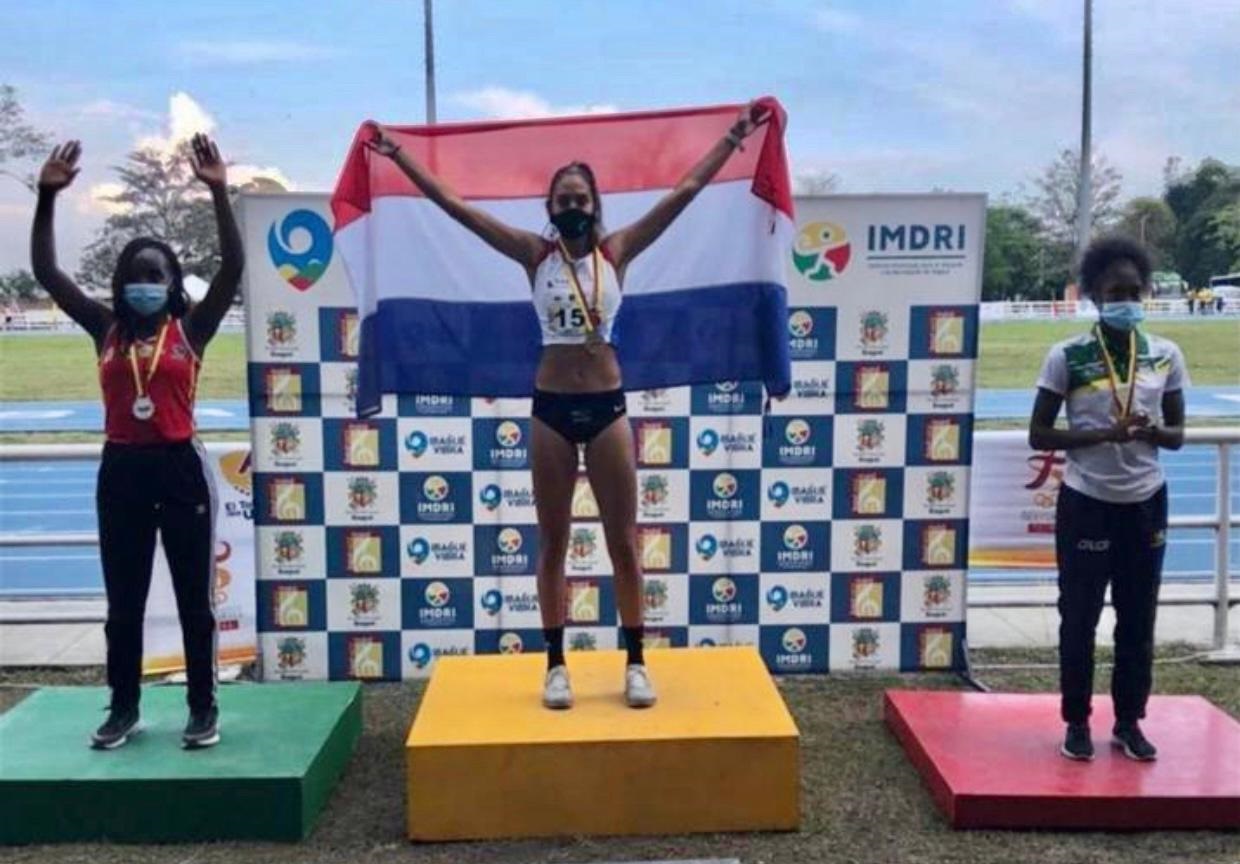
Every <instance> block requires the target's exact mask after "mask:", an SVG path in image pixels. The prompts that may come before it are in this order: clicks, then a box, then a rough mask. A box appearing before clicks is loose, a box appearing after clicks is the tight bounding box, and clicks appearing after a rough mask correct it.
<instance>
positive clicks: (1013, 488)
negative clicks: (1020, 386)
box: [969, 406, 1064, 570]
mask: <svg viewBox="0 0 1240 864" xmlns="http://www.w3.org/2000/svg"><path fill="white" fill-rule="evenodd" d="M1031 407H1032V406H1031ZM975 443H976V445H977V446H976V448H975V451H974V456H973V465H974V468H975V470H974V475H973V500H972V502H971V504H970V519H971V523H972V530H973V539H972V542H971V543H970V548H969V566H970V567H978V568H981V567H987V568H995V569H1012V570H1030V569H1054V567H1055V503H1056V501H1058V500H1059V485H1060V483H1061V481H1062V480H1063V471H1064V455H1063V453H1047V452H1042V451H1037V450H1033V449H1031V448H1030V447H1029V433H1028V432H1025V431H1024V430H1010V431H1003V432H988V433H987V434H986V435H984V436H980V437H979V438H977V439H976V442H975Z"/></svg>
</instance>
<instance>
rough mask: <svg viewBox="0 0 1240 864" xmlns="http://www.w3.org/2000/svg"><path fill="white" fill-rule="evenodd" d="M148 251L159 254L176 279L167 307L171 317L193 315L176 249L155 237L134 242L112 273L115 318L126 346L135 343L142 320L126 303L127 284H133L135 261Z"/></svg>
mask: <svg viewBox="0 0 1240 864" xmlns="http://www.w3.org/2000/svg"><path fill="white" fill-rule="evenodd" d="M147 249H154V250H156V251H158V252H159V253H160V254H161V255H163V256H164V260H165V261H167V262H168V270H169V275H170V276H171V277H172V278H171V281H170V282H169V283H168V305H167V306H166V307H165V309H166V311H167V313H168V315H170V316H171V317H173V318H181V317H183V316H184V315H185V313H186V312H188V311H189V306H190V303H189V295H188V294H187V293H185V281H184V278H183V275H182V272H181V262H180V260H178V259H177V254H176V253H175V252H173V251H172V247H171V246H169V245H168V244H167V243H165V242H163V241H162V240H156V239H155V238H154V237H137V238H134V239H133V240H130V241H129V242H128V243H126V244H125V248H124V249H122V250H121V254H120V255H119V256H118V257H117V259H116V269H115V270H113V271H112V314H113V315H114V316H115V317H116V326H117V327H118V328H119V329H120V334H121V340H122V341H124V342H132V341H133V338H134V324H135V323H136V321H137V319H138V315H137V313H136V312H134V311H133V309H130V308H129V304H128V303H126V302H125V283H127V282H129V281H130V274H131V272H132V270H133V261H134V259H135V258H137V257H138V255H139V254H140V253H142V252H145V251H146V250H147Z"/></svg>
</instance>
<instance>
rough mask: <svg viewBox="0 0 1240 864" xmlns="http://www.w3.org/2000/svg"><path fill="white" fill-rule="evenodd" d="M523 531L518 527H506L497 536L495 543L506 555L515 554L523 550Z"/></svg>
mask: <svg viewBox="0 0 1240 864" xmlns="http://www.w3.org/2000/svg"><path fill="white" fill-rule="evenodd" d="M521 544H522V540H521V532H520V531H518V530H517V529H516V528H505V529H504V530H503V531H501V532H499V535H498V536H497V537H496V538H495V545H496V546H497V547H499V551H500V552H502V553H504V554H505V555H515V554H516V553H517V552H520V551H521Z"/></svg>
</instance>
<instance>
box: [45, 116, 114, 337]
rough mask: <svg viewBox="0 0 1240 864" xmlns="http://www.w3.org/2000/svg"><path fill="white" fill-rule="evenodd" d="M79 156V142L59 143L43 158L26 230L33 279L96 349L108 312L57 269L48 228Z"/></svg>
mask: <svg viewBox="0 0 1240 864" xmlns="http://www.w3.org/2000/svg"><path fill="white" fill-rule="evenodd" d="M81 155H82V145H81V143H80V142H78V141H70V142H68V143H66V144H61V145H60V146H59V147H57V148H56V149H54V150H53V151H52V155H51V156H49V157H47V162H45V163H44V164H43V168H42V170H41V171H40V172H39V203H38V204H37V205H36V206H35V211H34V226H33V228H32V230H31V232H30V262H31V267H32V268H33V270H34V278H35V279H37V280H38V281H39V284H40V285H42V286H43V289H44V290H45V291H47V293H48V294H50V295H51V297H52V300H53V301H54V302H55V303H56V305H57V306H59V307H60V308H61V309H63V310H64V312H65V314H66V315H68V316H69V317H70V318H72V319H73V320H74V321H76V322H77V323H78V324H79V325H80V326H81V327H82V329H84V330H85V331H86V332H87V333H89V334H90V335H91V338H93V339H94V340H95V348H96V350H98V349H99V348H100V347H101V346H102V345H103V339H104V337H105V336H106V335H107V332H108V328H109V327H111V326H112V311H111V310H110V309H108V307H107V306H104V305H103V304H102V303H100V302H98V301H96V300H92V299H90V298H89V297H87V296H86V294H85V293H83V291H82V289H81V288H79V287H78V286H77V283H75V282H74V281H73V280H72V279H71V278H70V277H69V274H67V273H65V272H64V271H63V270H61V269H60V266H59V264H57V262H56V237H55V232H54V231H53V228H52V223H53V222H54V221H55V211H56V196H57V195H58V194H59V193H60V190H62V189H64V188H66V187H67V186H68V185H69V184H70V183H72V182H73V178H74V177H76V176H77V174H78V171H80V170H81V169H80V168H78V167H77V161H78V158H79V157H80V156H81Z"/></svg>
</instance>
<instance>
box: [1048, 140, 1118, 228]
mask: <svg viewBox="0 0 1240 864" xmlns="http://www.w3.org/2000/svg"><path fill="white" fill-rule="evenodd" d="M1080 168H1081V158H1080V155H1079V154H1078V153H1077V151H1075V150H1064V151H1062V152H1061V153H1060V154H1059V157H1058V158H1057V159H1055V161H1054V162H1052V163H1051V164H1050V165H1047V166H1046V168H1045V169H1044V170H1043V171H1042V174H1041V176H1039V177H1037V178H1035V179H1034V181H1033V184H1034V186H1035V187H1037V193H1036V194H1035V195H1034V196H1033V198H1031V199H1030V201H1029V209H1030V210H1032V211H1033V213H1034V215H1036V216H1037V217H1038V220H1039V221H1040V222H1041V223H1042V229H1043V231H1044V232H1045V233H1046V236H1047V238H1048V239H1050V240H1051V241H1053V242H1054V243H1057V244H1065V245H1067V246H1068V247H1069V248H1072V249H1075V248H1076V247H1077V236H1076V216H1077V193H1078V190H1079V189H1080V179H1081V176H1080V175H1081V171H1080ZM1090 170H1091V172H1092V180H1091V182H1090V213H1091V214H1092V229H1093V232H1094V233H1095V234H1099V233H1102V232H1105V231H1106V230H1108V229H1109V228H1110V227H1111V226H1112V224H1113V223H1114V222H1115V219H1116V217H1117V216H1118V215H1119V193H1120V182H1121V180H1122V176H1121V175H1120V173H1119V169H1117V168H1116V167H1115V166H1113V165H1111V164H1110V163H1109V162H1107V160H1106V157H1104V156H1103V155H1102V154H1101V153H1095V154H1093V156H1092V162H1091V167H1090Z"/></svg>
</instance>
